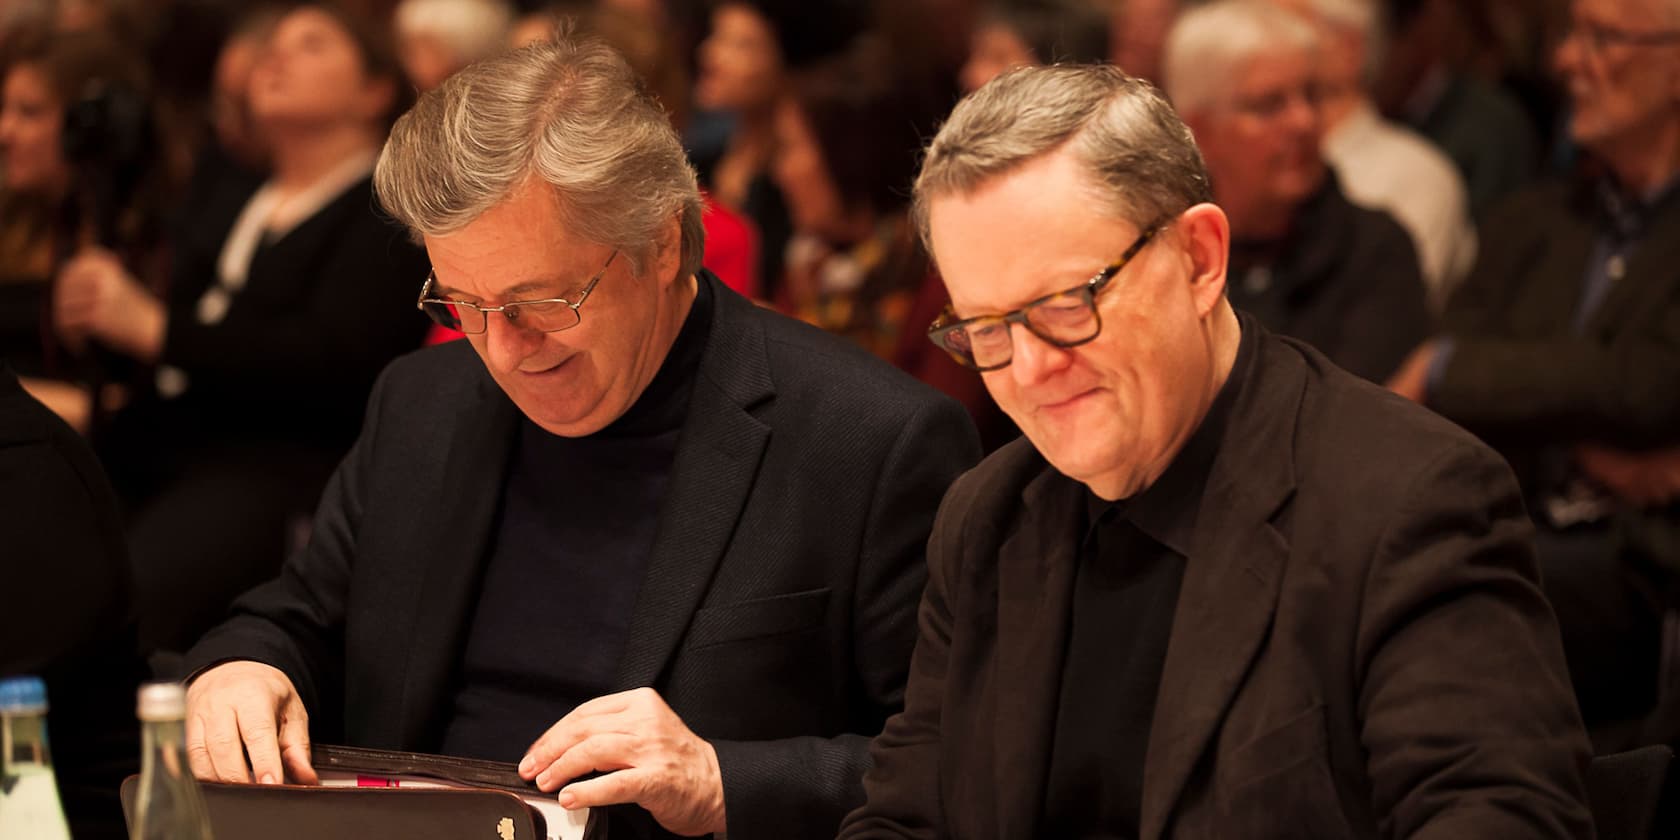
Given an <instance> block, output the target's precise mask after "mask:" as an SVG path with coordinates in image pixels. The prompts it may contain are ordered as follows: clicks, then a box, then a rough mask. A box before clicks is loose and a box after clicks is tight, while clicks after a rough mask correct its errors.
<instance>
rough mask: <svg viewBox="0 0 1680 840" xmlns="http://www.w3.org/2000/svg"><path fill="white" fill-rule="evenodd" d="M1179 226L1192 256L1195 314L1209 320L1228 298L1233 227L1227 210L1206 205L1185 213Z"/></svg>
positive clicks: (1181, 236)
mask: <svg viewBox="0 0 1680 840" xmlns="http://www.w3.org/2000/svg"><path fill="white" fill-rule="evenodd" d="M1176 226H1177V228H1178V235H1179V237H1180V238H1181V239H1182V241H1183V243H1184V249H1185V252H1186V253H1188V254H1189V255H1190V294H1191V296H1192V297H1193V298H1194V299H1195V301H1196V314H1197V315H1200V316H1203V317H1206V316H1207V314H1208V313H1209V312H1212V311H1213V308H1214V307H1215V306H1217V305H1218V304H1219V301H1220V299H1222V298H1224V297H1225V272H1226V269H1227V268H1228V266H1229V264H1230V254H1231V223H1230V221H1229V220H1227V219H1226V218H1225V211H1224V210H1221V209H1219V207H1218V206H1217V205H1213V204H1207V203H1203V204H1198V205H1196V206H1194V207H1192V208H1190V209H1189V210H1186V211H1184V213H1183V214H1181V215H1180V216H1179V217H1178V222H1177V223H1176Z"/></svg>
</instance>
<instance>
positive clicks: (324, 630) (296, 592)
mask: <svg viewBox="0 0 1680 840" xmlns="http://www.w3.org/2000/svg"><path fill="white" fill-rule="evenodd" d="M386 379H387V377H381V379H380V382H379V384H377V385H375V386H374V390H373V395H372V397H371V398H370V399H369V401H368V410H367V420H366V422H365V423H364V424H363V429H362V434H361V437H360V438H359V439H357V441H356V445H355V446H354V447H353V448H352V449H351V450H350V454H349V455H347V456H345V459H344V461H343V462H342V463H340V464H339V467H338V470H337V471H335V472H334V473H333V475H332V478H331V479H330V480H329V481H328V482H327V487H326V490H325V491H323V493H322V495H321V503H320V506H319V507H318V508H317V509H316V512H315V519H314V525H313V529H312V531H311V533H310V537H309V544H308V545H307V546H305V548H304V550H303V551H300V552H298V553H297V554H296V555H294V556H293V557H292V558H290V559H288V560H287V561H286V563H285V565H284V566H283V567H282V568H281V570H280V576H279V577H278V578H276V579H274V580H272V581H270V582H268V583H266V584H263V585H262V586H259V587H257V588H256V589H253V590H251V591H250V592H248V593H246V594H245V595H243V596H241V597H240V598H239V599H238V600H237V601H235V602H234V603H233V606H232V609H231V613H232V614H231V616H230V617H229V618H228V620H227V621H226V622H224V623H222V624H221V625H219V626H218V627H216V628H215V629H213V630H211V631H210V632H209V633H207V634H205V636H204V638H203V639H201V640H199V642H198V644H196V645H194V646H193V648H192V650H190V651H189V652H188V653H187V656H186V661H185V666H186V669H187V673H189V674H193V675H197V674H198V673H199V672H201V671H203V670H204V669H206V668H209V667H211V666H213V665H216V664H218V663H221V662H226V661H230V660H235V659H249V660H255V661H257V662H262V663H265V664H268V665H272V666H274V667H276V668H278V669H280V670H281V671H283V672H285V674H286V676H288V677H290V678H291V680H292V685H293V686H294V687H296V688H297V690H298V693H299V696H300V697H301V698H302V699H303V702H304V707H305V708H306V709H308V710H309V712H310V714H311V716H314V715H316V714H318V712H319V711H320V705H319V704H320V702H321V701H322V699H323V698H325V697H329V696H334V693H333V691H331V690H329V689H328V688H327V687H328V686H337V685H338V684H340V683H341V681H342V671H343V659H344V641H343V639H344V620H345V610H346V607H347V603H348V600H349V590H350V575H351V567H352V563H353V558H354V556H355V545H356V533H357V529H358V527H359V525H360V522H361V518H362V505H363V499H364V498H365V489H364V488H365V486H366V485H365V481H366V480H367V477H368V476H369V475H371V473H372V471H373V470H374V469H375V467H374V465H373V464H374V460H375V452H376V450H377V434H376V432H377V426H378V417H379V413H380V405H381V404H382V395H383V393H384V391H385V383H386Z"/></svg>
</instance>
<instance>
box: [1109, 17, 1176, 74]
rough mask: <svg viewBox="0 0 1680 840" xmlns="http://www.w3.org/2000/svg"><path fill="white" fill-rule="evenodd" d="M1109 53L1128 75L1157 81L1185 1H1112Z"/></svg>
mask: <svg viewBox="0 0 1680 840" xmlns="http://www.w3.org/2000/svg"><path fill="white" fill-rule="evenodd" d="M1111 3H1112V11H1111V14H1110V17H1109V27H1110V29H1109V32H1110V35H1109V55H1110V57H1111V58H1112V59H1113V60H1114V64H1115V65H1116V66H1118V67H1119V68H1120V69H1122V70H1124V71H1126V72H1127V73H1128V74H1130V75H1132V76H1135V77H1137V78H1140V79H1147V80H1149V81H1151V82H1154V83H1156V84H1159V83H1160V80H1161V51H1162V50H1163V49H1165V48H1166V43H1167V33H1168V32H1169V31H1171V30H1172V25H1173V21H1175V20H1177V19H1178V14H1179V11H1180V7H1181V6H1184V5H1185V2H1184V0H1111Z"/></svg>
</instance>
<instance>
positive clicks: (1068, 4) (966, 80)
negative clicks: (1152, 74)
mask: <svg viewBox="0 0 1680 840" xmlns="http://www.w3.org/2000/svg"><path fill="white" fill-rule="evenodd" d="M1108 26H1109V23H1108V17H1107V16H1106V15H1104V14H1103V12H1102V10H1101V9H1100V8H1099V7H1098V6H1096V5H1095V4H1094V0H999V2H994V3H991V4H988V5H987V6H986V9H985V11H984V12H982V14H981V18H980V25H979V27H977V28H976V29H975V30H974V38H973V41H972V42H971V43H972V46H971V47H970V49H969V53H968V61H967V63H965V64H963V68H962V73H961V77H962V78H961V81H962V87H963V91H964V92H965V93H972V92H973V91H975V90H977V89H979V87H980V86H981V85H983V84H985V83H987V82H989V81H991V80H992V78H993V77H995V76H996V75H997V74H999V73H1002V72H1003V71H1005V70H1008V69H1010V68H1012V67H1025V66H1028V65H1033V64H1055V63H1057V62H1062V61H1071V62H1075V63H1080V64H1083V63H1086V62H1093V61H1097V62H1100V61H1107V60H1108V34H1109V33H1108Z"/></svg>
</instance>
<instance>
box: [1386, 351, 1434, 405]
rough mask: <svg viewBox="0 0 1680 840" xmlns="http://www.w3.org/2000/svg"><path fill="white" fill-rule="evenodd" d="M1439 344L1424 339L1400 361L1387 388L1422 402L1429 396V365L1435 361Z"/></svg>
mask: <svg viewBox="0 0 1680 840" xmlns="http://www.w3.org/2000/svg"><path fill="white" fill-rule="evenodd" d="M1438 347H1439V345H1437V344H1436V343H1435V341H1433V340H1430V341H1425V342H1424V343H1422V344H1420V345H1418V347H1417V349H1416V350H1413V351H1412V354H1411V355H1410V356H1407V357H1406V360H1405V361H1404V362H1401V363H1400V368H1399V369H1398V370H1396V371H1395V372H1394V375H1393V376H1391V377H1389V379H1388V382H1387V386H1388V390H1390V391H1393V392H1394V393H1396V394H1399V395H1400V396H1402V397H1405V398H1406V399H1408V400H1411V401H1412V402H1415V403H1420V404H1421V403H1423V402H1424V400H1425V399H1426V398H1427V397H1428V396H1429V366H1430V365H1432V364H1434V363H1435V353H1436V352H1437V349H1438Z"/></svg>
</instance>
